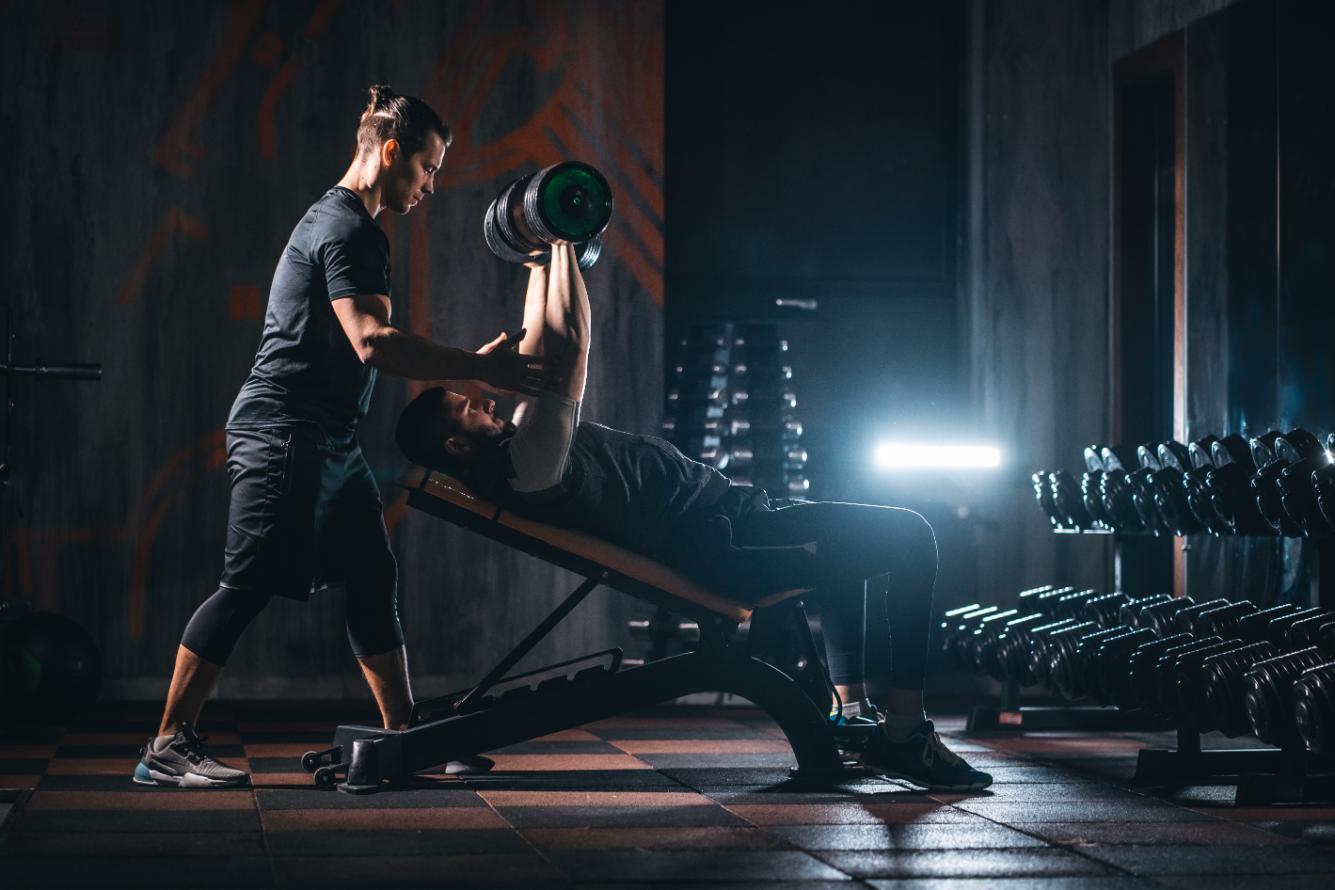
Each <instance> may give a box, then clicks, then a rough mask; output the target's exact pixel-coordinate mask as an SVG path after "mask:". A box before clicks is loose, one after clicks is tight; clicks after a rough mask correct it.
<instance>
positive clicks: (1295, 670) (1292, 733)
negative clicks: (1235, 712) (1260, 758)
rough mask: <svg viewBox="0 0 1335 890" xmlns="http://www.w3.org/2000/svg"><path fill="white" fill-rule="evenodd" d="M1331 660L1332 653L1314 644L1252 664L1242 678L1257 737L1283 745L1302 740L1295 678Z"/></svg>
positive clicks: (1292, 744)
mask: <svg viewBox="0 0 1335 890" xmlns="http://www.w3.org/2000/svg"><path fill="white" fill-rule="evenodd" d="M1329 660H1330V656H1328V655H1325V654H1323V653H1322V652H1321V650H1320V649H1318V648H1317V647H1315V646H1311V647H1308V648H1306V649H1300V650H1298V651H1297V652H1290V653H1288V654H1286V655H1278V656H1275V657H1274V658H1267V659H1265V660H1264V661H1258V662H1257V663H1256V664H1253V665H1252V666H1251V668H1250V669H1249V670H1248V671H1247V673H1246V674H1245V675H1244V676H1243V678H1242V683H1243V702H1244V704H1245V706H1246V708H1247V719H1248V720H1249V721H1251V725H1252V732H1253V733H1255V734H1256V737H1257V738H1258V739H1260V740H1261V741H1263V742H1267V743H1269V744H1272V745H1275V746H1276V747H1280V748H1289V747H1293V746H1294V745H1295V744H1296V743H1299V742H1301V741H1302V736H1301V735H1300V734H1299V730H1298V723H1297V721H1296V719H1295V712H1294V689H1293V687H1294V681H1295V680H1297V679H1298V677H1299V675H1300V674H1302V673H1303V672H1304V671H1305V670H1307V669H1309V668H1314V667H1317V666H1319V665H1322V664H1325V663H1326V662H1327V661H1329Z"/></svg>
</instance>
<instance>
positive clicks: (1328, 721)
mask: <svg viewBox="0 0 1335 890" xmlns="http://www.w3.org/2000/svg"><path fill="white" fill-rule="evenodd" d="M1293 713H1294V721H1295V723H1296V724H1297V726H1298V735H1299V736H1300V737H1301V738H1302V740H1303V744H1304V745H1306V746H1307V750H1309V751H1312V752H1314V753H1317V754H1330V753H1335V661H1328V662H1326V663H1325V664H1321V665H1317V666H1316V667H1310V668H1308V669H1307V670H1305V671H1303V672H1302V674H1300V675H1299V676H1298V679H1297V680H1294V681H1293Z"/></svg>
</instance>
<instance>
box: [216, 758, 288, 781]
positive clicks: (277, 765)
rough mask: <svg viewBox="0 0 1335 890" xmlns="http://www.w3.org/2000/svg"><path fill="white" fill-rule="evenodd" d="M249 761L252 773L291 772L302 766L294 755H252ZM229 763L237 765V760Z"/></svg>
mask: <svg viewBox="0 0 1335 890" xmlns="http://www.w3.org/2000/svg"><path fill="white" fill-rule="evenodd" d="M218 756H219V758H220V759H222V760H226V759H227V758H225V757H222V756H221V755H218ZM247 762H248V763H249V764H250V772H252V773H290V772H292V771H293V770H294V769H300V768H301V761H300V760H297V759H296V758H293V757H251V758H249V760H248V761H247ZM227 763H228V765H229V766H236V763H235V761H232V760H228V761H227ZM237 769H241V767H239V766H237ZM306 775H307V776H310V775H311V774H310V773H306Z"/></svg>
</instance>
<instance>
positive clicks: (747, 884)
mask: <svg viewBox="0 0 1335 890" xmlns="http://www.w3.org/2000/svg"><path fill="white" fill-rule="evenodd" d="M633 886H634V887H635V890H720V888H726V890H854V888H862V887H865V886H866V885H865V884H859V883H856V882H853V881H850V880H849V879H848V878H843V879H841V880H838V881H728V882H727V883H723V882H720V881H707V880H706V881H677V880H670V881H636V882H635V884H634V885H633ZM625 887H626V885H625V884H624V883H620V882H616V883H603V882H598V883H585V882H580V883H577V884H573V885H572V888H573V890H625Z"/></svg>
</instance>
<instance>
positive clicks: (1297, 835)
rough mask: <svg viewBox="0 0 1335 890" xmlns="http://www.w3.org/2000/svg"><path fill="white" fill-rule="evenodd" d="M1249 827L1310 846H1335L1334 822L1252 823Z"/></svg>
mask: <svg viewBox="0 0 1335 890" xmlns="http://www.w3.org/2000/svg"><path fill="white" fill-rule="evenodd" d="M1248 825H1249V827H1252V828H1257V829H1261V830H1263V831H1265V832H1266V833H1268V834H1277V835H1280V836H1282V837H1286V838H1293V839H1294V840H1300V841H1303V842H1305V843H1309V844H1335V823H1333V822H1299V821H1289V822H1251V823H1248Z"/></svg>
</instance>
